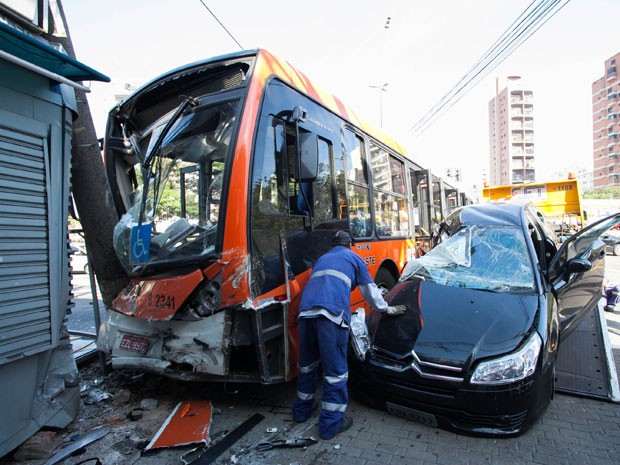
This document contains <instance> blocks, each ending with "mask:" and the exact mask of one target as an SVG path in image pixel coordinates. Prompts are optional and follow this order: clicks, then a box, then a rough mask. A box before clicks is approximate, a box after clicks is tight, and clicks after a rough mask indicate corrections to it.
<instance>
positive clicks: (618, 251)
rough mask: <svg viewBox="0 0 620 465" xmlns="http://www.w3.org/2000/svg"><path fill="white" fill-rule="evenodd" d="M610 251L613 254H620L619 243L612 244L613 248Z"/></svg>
mask: <svg viewBox="0 0 620 465" xmlns="http://www.w3.org/2000/svg"><path fill="white" fill-rule="evenodd" d="M612 252H613V254H614V255H615V256H618V255H620V244H616V245H614V248H613V249H612Z"/></svg>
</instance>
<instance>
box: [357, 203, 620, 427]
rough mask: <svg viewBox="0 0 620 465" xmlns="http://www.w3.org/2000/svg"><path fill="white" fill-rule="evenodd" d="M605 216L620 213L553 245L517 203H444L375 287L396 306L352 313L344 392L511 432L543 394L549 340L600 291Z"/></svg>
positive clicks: (404, 412)
mask: <svg viewBox="0 0 620 465" xmlns="http://www.w3.org/2000/svg"><path fill="white" fill-rule="evenodd" d="M617 223H620V214H617V215H615V216H613V217H609V218H606V219H605V220H602V221H601V222H599V223H596V224H593V225H591V226H589V227H588V228H585V229H583V230H582V231H580V232H578V233H577V234H575V235H573V236H572V237H571V238H570V239H568V240H567V241H566V242H564V243H563V244H562V245H561V247H559V249H558V244H557V242H556V241H555V239H554V233H553V230H552V229H551V228H549V227H548V226H547V224H546V223H545V222H544V220H543V219H542V215H541V214H540V213H539V212H538V211H537V210H535V209H534V208H533V207H532V206H531V205H529V204H523V205H508V204H504V205H494V204H487V205H473V206H468V207H463V208H460V209H458V210H456V211H454V212H453V213H451V214H450V215H449V216H448V217H446V219H445V221H443V222H442V223H441V224H440V225H439V229H438V231H437V233H436V234H435V236H434V239H433V241H434V244H435V245H434V248H432V250H431V251H429V252H428V253H427V254H426V255H424V256H422V257H420V258H418V259H416V260H413V261H411V262H409V263H408V264H407V266H406V267H405V270H404V271H403V275H402V277H401V279H400V282H399V283H398V284H397V285H396V286H395V287H394V288H393V289H392V290H391V291H390V292H389V293H388V294H387V296H386V300H388V302H389V303H390V305H400V304H402V305H406V306H407V311H406V312H405V314H403V315H402V316H399V317H390V316H383V315H382V314H380V313H378V312H374V311H371V312H369V313H368V315H363V312H357V313H356V314H354V318H353V321H352V325H351V329H352V333H353V335H354V336H353V337H352V338H351V342H352V351H351V352H352V354H353V355H352V356H351V361H350V377H351V388H352V390H353V393H354V394H357V395H358V396H359V397H360V398H361V399H362V400H366V401H368V402H370V403H372V404H374V405H376V406H378V407H381V408H385V409H387V410H388V411H389V412H390V413H394V414H396V415H401V416H404V417H406V418H410V419H414V420H417V421H421V422H424V423H426V424H428V425H431V426H439V427H442V428H445V429H450V430H453V431H457V432H462V433H468V434H476V435H503V436H511V435H517V434H520V433H522V432H523V431H525V430H526V429H527V428H528V427H529V426H530V425H531V424H532V423H533V422H534V421H535V420H536V419H537V418H538V417H539V416H540V415H541V414H542V413H543V411H544V410H545V408H546V407H547V405H548V404H549V401H550V399H551V397H552V395H553V392H554V378H555V376H554V366H555V359H556V354H557V351H558V346H559V345H560V344H561V342H562V340H563V339H564V338H565V337H566V336H567V335H568V334H569V333H570V332H571V331H572V330H573V329H574V328H575V327H576V326H577V325H578V324H579V323H580V322H581V320H582V319H583V318H584V317H585V316H586V315H587V314H588V313H589V312H590V311H591V310H592V309H593V308H595V307H596V305H597V303H598V301H599V300H600V297H601V283H602V280H603V273H604V255H605V254H604V244H603V242H602V241H601V240H600V239H599V238H600V236H601V235H602V234H603V233H604V232H605V231H606V230H607V229H609V228H610V227H612V226H613V225H615V224H617Z"/></svg>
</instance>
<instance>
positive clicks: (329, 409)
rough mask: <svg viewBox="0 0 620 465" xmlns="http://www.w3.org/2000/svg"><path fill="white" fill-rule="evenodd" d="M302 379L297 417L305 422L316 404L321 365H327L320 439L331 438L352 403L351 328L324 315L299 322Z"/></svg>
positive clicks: (298, 390)
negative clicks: (350, 380) (349, 346)
mask: <svg viewBox="0 0 620 465" xmlns="http://www.w3.org/2000/svg"><path fill="white" fill-rule="evenodd" d="M299 340H300V355H299V377H298V378H297V399H296V400H295V404H294V405H293V418H294V419H295V420H296V421H305V420H307V419H308V418H309V417H310V415H311V414H312V410H313V407H314V404H315V399H314V393H315V390H316V384H317V378H318V372H319V364H321V365H322V366H323V399H322V403H321V414H320V415H319V436H321V438H322V439H331V438H333V437H334V436H335V435H336V434H338V432H339V431H340V420H341V419H342V417H343V416H344V412H345V410H346V408H347V404H348V402H349V393H348V391H347V380H348V379H349V371H348V367H347V343H348V340H349V328H345V327H342V326H339V325H337V324H336V323H334V322H332V321H330V320H328V319H327V318H325V317H323V316H320V315H319V316H316V317H314V318H300V319H299Z"/></svg>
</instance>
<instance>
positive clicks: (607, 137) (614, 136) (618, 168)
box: [592, 53, 620, 189]
mask: <svg viewBox="0 0 620 465" xmlns="http://www.w3.org/2000/svg"><path fill="white" fill-rule="evenodd" d="M618 64H620V53H617V54H616V55H614V56H612V57H611V58H608V59H607V60H605V74H604V75H603V76H602V77H601V78H599V79H597V80H596V81H594V82H593V83H592V129H593V133H592V139H593V158H594V176H593V187H594V189H602V188H604V187H608V186H619V185H620V161H619V160H618V158H619V156H620V139H619V135H620V77H619V74H618Z"/></svg>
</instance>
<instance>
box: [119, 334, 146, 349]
mask: <svg viewBox="0 0 620 465" xmlns="http://www.w3.org/2000/svg"><path fill="white" fill-rule="evenodd" d="M119 347H120V348H121V349H123V350H129V351H131V352H136V353H138V354H146V352H147V350H149V340H148V339H147V338H145V337H140V336H135V335H133V334H125V335H124V336H123V338H122V339H121V343H120V344H119Z"/></svg>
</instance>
